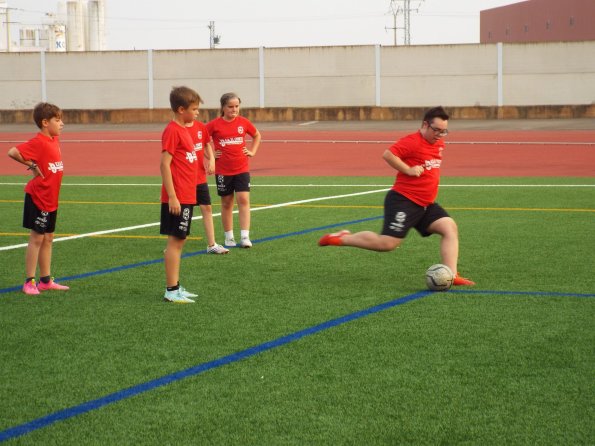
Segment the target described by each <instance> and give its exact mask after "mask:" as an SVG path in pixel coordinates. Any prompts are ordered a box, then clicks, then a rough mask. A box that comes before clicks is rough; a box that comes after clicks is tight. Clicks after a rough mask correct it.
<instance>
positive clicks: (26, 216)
mask: <svg viewBox="0 0 595 446" xmlns="http://www.w3.org/2000/svg"><path fill="white" fill-rule="evenodd" d="M57 218H58V211H57V210H55V211H52V212H47V211H42V210H41V209H39V208H38V207H37V206H35V203H33V198H31V195H29V194H25V206H24V207H23V227H24V228H27V229H31V230H33V231H35V232H37V233H38V234H46V233H48V234H51V233H53V232H54V231H55V230H56V220H57Z"/></svg>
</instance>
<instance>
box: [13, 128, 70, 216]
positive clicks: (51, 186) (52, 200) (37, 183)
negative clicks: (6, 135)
mask: <svg viewBox="0 0 595 446" xmlns="http://www.w3.org/2000/svg"><path fill="white" fill-rule="evenodd" d="M17 149H18V151H19V152H20V153H21V156H22V157H23V158H24V159H25V160H26V161H35V162H36V163H37V165H38V166H39V170H40V171H41V173H43V176H44V178H42V177H41V176H37V177H35V178H33V179H31V181H29V182H28V183H27V185H26V186H25V192H27V193H28V194H29V195H31V198H32V199H33V203H35V206H37V207H38V208H39V209H40V210H42V211H46V212H53V211H55V210H56V209H58V196H59V195H60V186H61V185H62V175H63V174H64V164H63V163H62V152H61V151H60V140H59V139H58V137H57V136H54V137H53V138H52V137H50V136H46V135H44V134H43V133H38V134H37V135H35V137H34V138H33V139H30V140H29V141H27V142H26V143H23V144H19V145H18V146H17Z"/></svg>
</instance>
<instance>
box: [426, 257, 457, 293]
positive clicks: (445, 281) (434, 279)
mask: <svg viewBox="0 0 595 446" xmlns="http://www.w3.org/2000/svg"><path fill="white" fill-rule="evenodd" d="M454 276H455V275H454V274H453V272H452V270H451V269H450V268H449V267H448V266H446V265H442V264H440V263H438V264H436V265H432V266H430V267H429V268H428V270H427V271H426V285H427V286H428V289H430V290H432V291H447V290H449V289H450V287H451V285H452V281H453V280H454Z"/></svg>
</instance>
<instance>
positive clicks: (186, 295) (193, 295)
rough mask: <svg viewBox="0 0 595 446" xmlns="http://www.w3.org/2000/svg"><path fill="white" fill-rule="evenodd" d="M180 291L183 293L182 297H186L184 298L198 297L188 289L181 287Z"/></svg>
mask: <svg viewBox="0 0 595 446" xmlns="http://www.w3.org/2000/svg"><path fill="white" fill-rule="evenodd" d="M180 291H181V292H182V296H184V297H198V294H194V293H191V292H190V291H188V290H187V289H186V288H184V287H183V286H182V285H180Z"/></svg>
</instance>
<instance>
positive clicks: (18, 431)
mask: <svg viewBox="0 0 595 446" xmlns="http://www.w3.org/2000/svg"><path fill="white" fill-rule="evenodd" d="M429 294H432V292H431V291H420V292H418V293H414V294H410V295H408V296H405V297H400V298H397V299H393V300H391V301H388V302H384V303H382V304H379V305H375V306H373V307H370V308H366V309H364V310H360V311H356V312H355V313H350V314H347V315H345V316H341V317H338V318H336V319H331V320H329V321H326V322H323V323H321V324H318V325H314V326H312V327H309V328H306V329H303V330H300V331H296V332H294V333H291V334H289V335H286V336H282V337H280V338H277V339H274V340H272V341H267V342H264V343H262V344H259V345H256V346H253V347H249V348H247V349H245V350H241V351H238V352H235V353H232V354H230V355H226V356H222V357H220V358H217V359H214V360H212V361H208V362H204V363H202V364H198V365H196V366H193V367H190V368H187V369H185V370H180V371H178V372H174V373H171V374H169V375H165V376H162V377H160V378H156V379H153V380H151V381H147V382H145V383H141V384H138V385H136V386H132V387H129V388H127V389H123V390H120V391H118V392H114V393H110V394H109V395H106V396H103V397H101V398H97V399H95V400H91V401H87V402H85V403H82V404H79V405H77V406H72V407H69V408H67V409H63V410H59V411H57V412H54V413H52V414H49V415H46V416H43V417H40V418H37V419H35V420H32V421H29V422H27V423H23V424H20V425H18V426H14V427H11V428H8V429H6V430H3V431H0V442H3V441H6V440H10V439H13V438H16V437H20V436H22V435H26V434H28V433H30V432H33V431H35V430H38V429H42V428H44V427H46V426H49V425H51V424H53V423H56V422H58V421H62V420H66V419H68V418H73V417H76V416H78V415H82V414H84V413H87V412H90V411H92V410H96V409H100V408H101V407H103V406H107V405H108V404H112V403H116V402H118V401H121V400H124V399H127V398H131V397H133V396H136V395H139V394H142V393H145V392H149V391H151V390H154V389H156V388H159V387H163V386H166V385H168V384H171V383H174V382H176V381H180V380H183V379H186V378H189V377H192V376H196V375H199V374H201V373H203V372H206V371H208V370H213V369H216V368H218V367H222V366H225V365H228V364H232V363H234V362H237V361H241V360H244V359H247V358H250V357H252V356H255V355H258V354H260V353H263V352H266V351H268V350H272V349H274V348H277V347H281V346H283V345H286V344H289V343H291V342H295V341H298V340H300V339H302V338H304V337H306V336H311V335H314V334H316V333H319V332H321V331H324V330H328V329H330V328H334V327H337V326H339V325H343V324H346V323H348V322H351V321H354V320H357V319H361V318H363V317H366V316H369V315H371V314H375V313H378V312H380V311H384V310H387V309H389V308H393V307H396V306H397V305H403V304H405V303H407V302H411V301H414V300H416V299H421V298H422V297H425V296H428V295H429Z"/></svg>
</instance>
